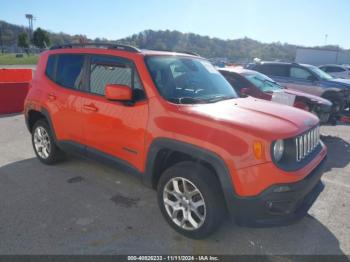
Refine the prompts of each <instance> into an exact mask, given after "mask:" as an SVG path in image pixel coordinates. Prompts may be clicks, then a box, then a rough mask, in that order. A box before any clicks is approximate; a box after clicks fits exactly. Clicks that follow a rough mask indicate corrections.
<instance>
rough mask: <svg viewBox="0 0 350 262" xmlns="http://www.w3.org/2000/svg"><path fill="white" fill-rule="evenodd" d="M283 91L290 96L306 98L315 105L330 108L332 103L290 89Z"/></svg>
mask: <svg viewBox="0 0 350 262" xmlns="http://www.w3.org/2000/svg"><path fill="white" fill-rule="evenodd" d="M283 91H284V92H286V93H287V94H292V95H295V96H297V97H300V98H307V99H309V100H311V101H312V102H314V103H317V104H322V105H328V106H332V102H330V101H329V100H327V99H324V98H322V97H319V96H314V95H311V94H307V93H303V92H299V91H295V90H291V89H284V90H283Z"/></svg>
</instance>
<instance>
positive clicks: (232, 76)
mask: <svg viewBox="0 0 350 262" xmlns="http://www.w3.org/2000/svg"><path fill="white" fill-rule="evenodd" d="M219 71H220V73H222V74H223V76H224V77H225V78H226V79H227V80H228V81H229V82H230V84H231V85H232V86H233V87H234V88H235V89H236V91H237V92H238V93H239V94H240V95H241V96H242V97H244V96H247V95H249V96H253V97H256V98H260V99H264V100H269V101H277V100H278V99H279V98H280V99H281V101H278V102H281V103H284V104H288V103H289V105H291V106H294V107H297V108H300V109H303V110H306V111H309V112H311V113H313V114H315V115H317V116H318V118H319V119H320V121H321V123H328V121H329V118H330V115H331V113H332V103H331V102H330V101H329V100H326V99H324V98H321V97H318V96H315V95H311V94H307V93H303V92H299V91H295V90H291V89H286V88H283V87H282V86H281V85H280V84H278V83H277V82H276V81H274V80H272V79H271V78H269V77H267V76H266V75H264V74H261V73H259V72H256V71H253V70H248V69H243V68H239V67H238V68H235V67H233V68H224V69H219ZM284 98H285V99H284Z"/></svg>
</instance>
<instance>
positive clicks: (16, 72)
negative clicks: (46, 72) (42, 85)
mask: <svg viewBox="0 0 350 262" xmlns="http://www.w3.org/2000/svg"><path fill="white" fill-rule="evenodd" d="M32 72H33V70H32V69H7V68H3V69H0V83H1V82H15V83H18V82H30V81H32V74H33V73H32Z"/></svg>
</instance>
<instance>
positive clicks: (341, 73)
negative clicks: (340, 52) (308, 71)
mask: <svg viewBox="0 0 350 262" xmlns="http://www.w3.org/2000/svg"><path fill="white" fill-rule="evenodd" d="M319 68H320V69H321V70H323V71H324V72H326V73H328V74H330V75H331V76H333V77H335V78H347V79H350V65H322V66H319Z"/></svg>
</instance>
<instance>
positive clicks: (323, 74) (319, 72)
mask: <svg viewBox="0 0 350 262" xmlns="http://www.w3.org/2000/svg"><path fill="white" fill-rule="evenodd" d="M307 67H308V68H309V69H310V70H311V71H312V72H314V73H315V74H316V75H317V76H318V77H319V78H321V79H323V80H330V79H332V78H333V76H331V75H329V74H327V73H326V72H324V71H322V70H321V69H319V68H318V67H316V66H312V65H308V66H307Z"/></svg>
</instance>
